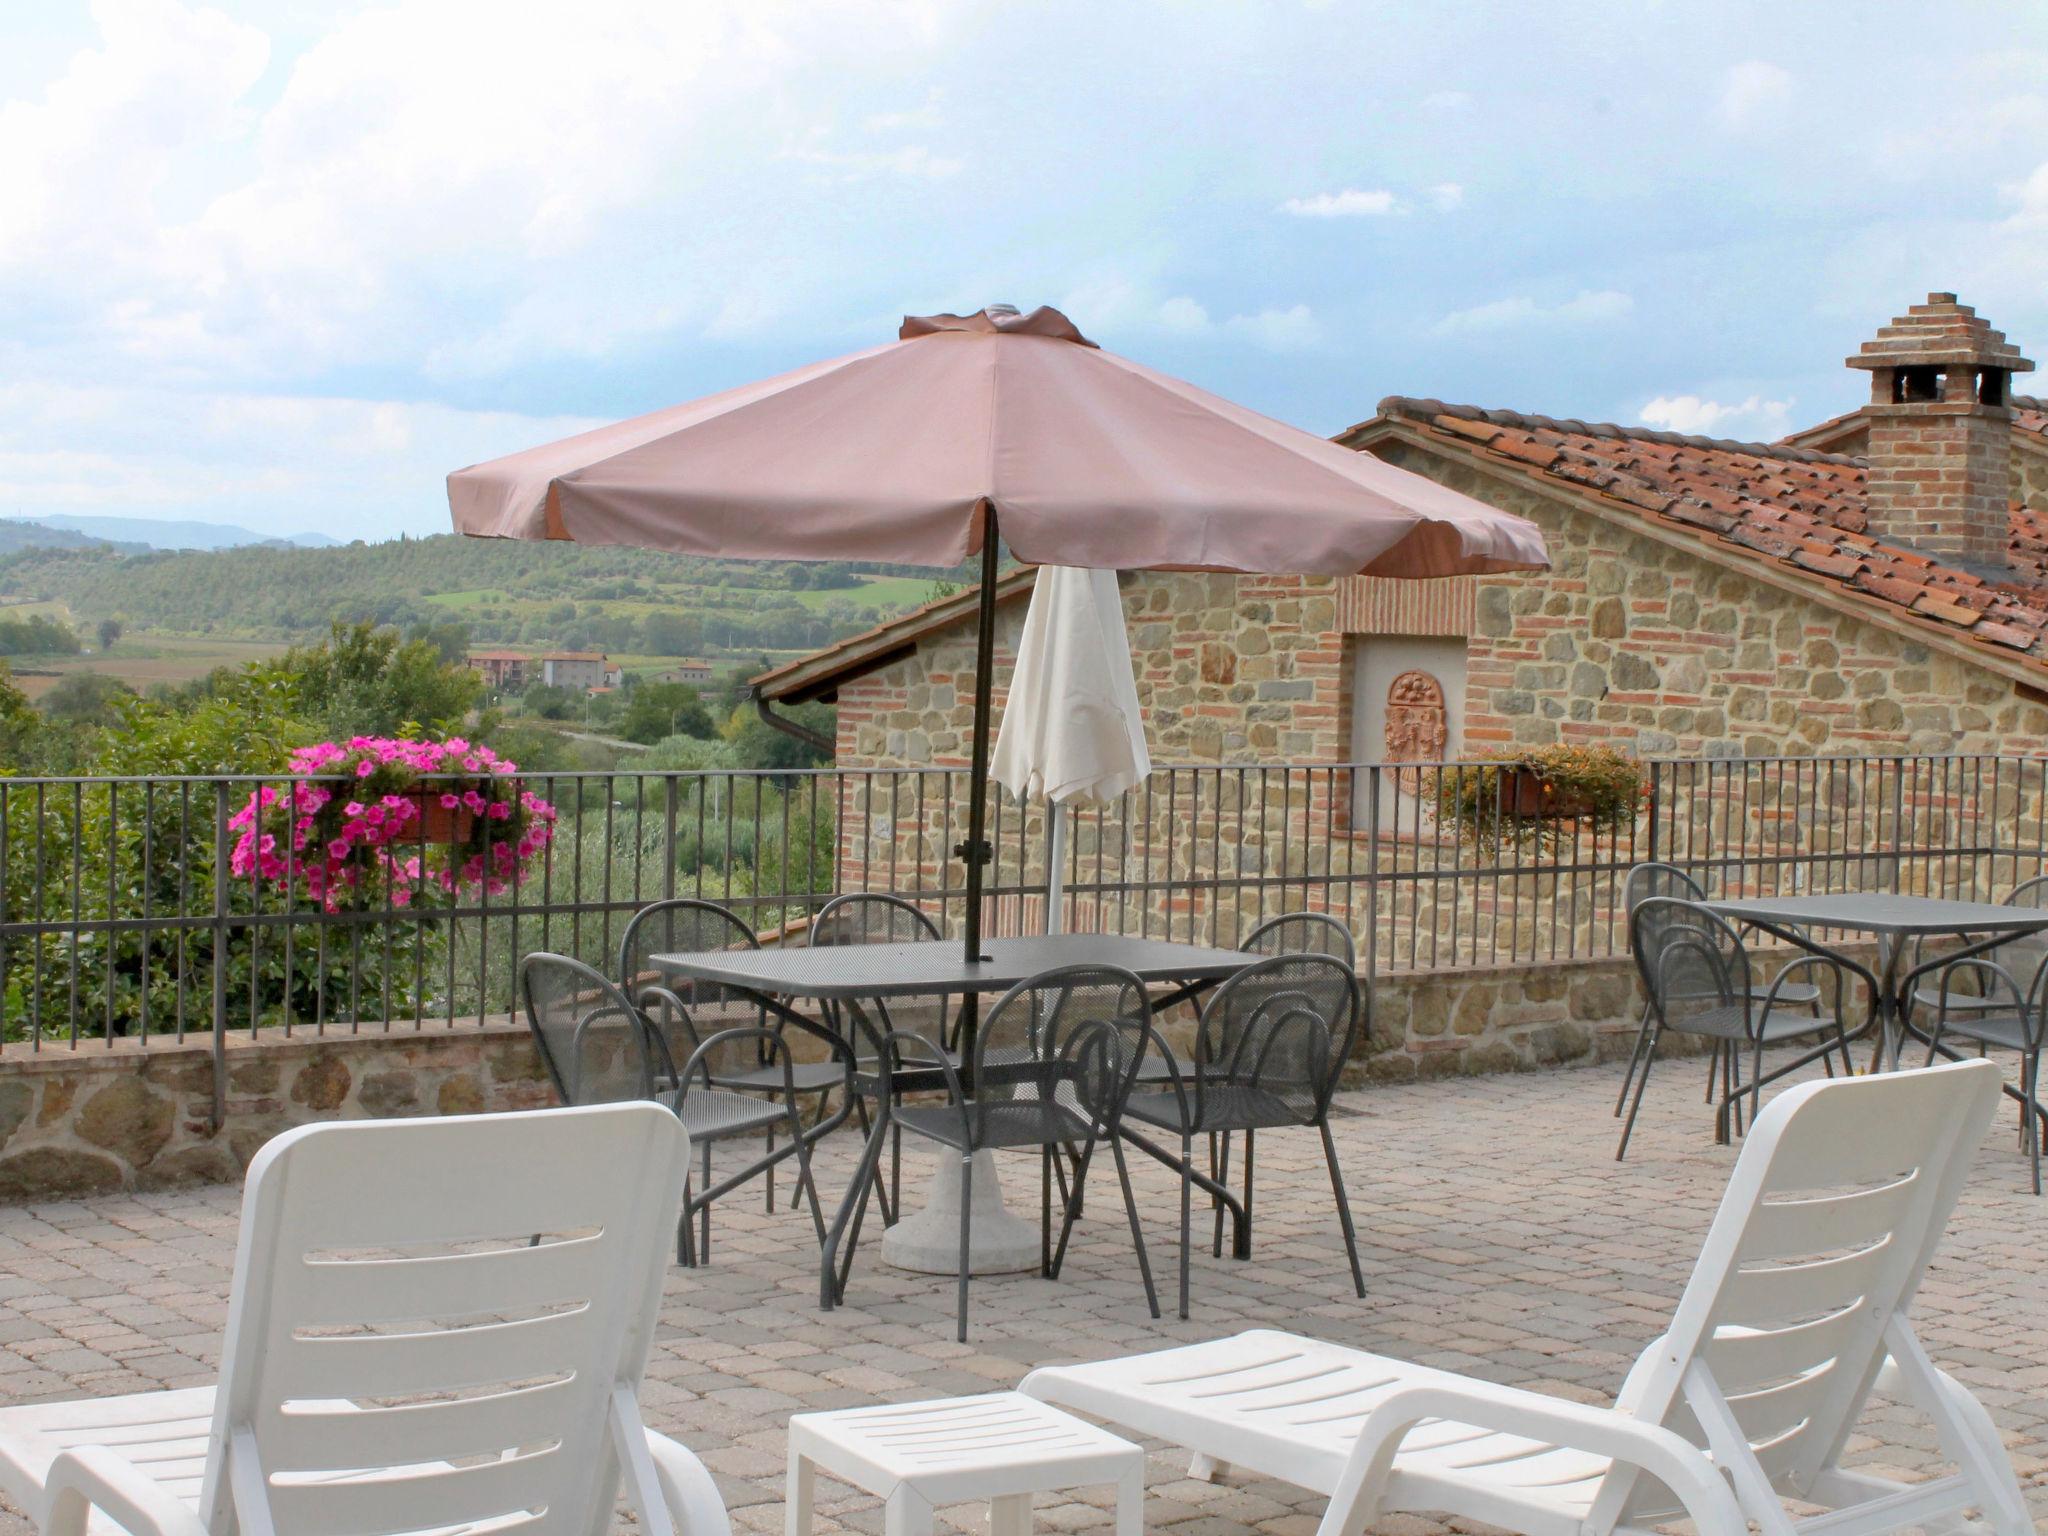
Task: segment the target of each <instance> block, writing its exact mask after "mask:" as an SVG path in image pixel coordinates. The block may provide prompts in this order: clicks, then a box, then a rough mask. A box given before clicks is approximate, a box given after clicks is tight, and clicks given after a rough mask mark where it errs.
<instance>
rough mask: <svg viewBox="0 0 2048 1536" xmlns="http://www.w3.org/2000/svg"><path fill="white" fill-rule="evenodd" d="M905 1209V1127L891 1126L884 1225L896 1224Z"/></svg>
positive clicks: (883, 1212) (883, 1209)
mask: <svg viewBox="0 0 2048 1536" xmlns="http://www.w3.org/2000/svg"><path fill="white" fill-rule="evenodd" d="M902 1210H903V1127H902V1126H900V1125H895V1124H892V1125H891V1126H890V1127H889V1199H888V1203H887V1204H885V1205H884V1206H883V1207H882V1215H883V1217H884V1225H886V1226H891V1227H893V1226H895V1225H896V1223H897V1222H898V1221H899V1220H901V1219H902V1217H901V1212H902Z"/></svg>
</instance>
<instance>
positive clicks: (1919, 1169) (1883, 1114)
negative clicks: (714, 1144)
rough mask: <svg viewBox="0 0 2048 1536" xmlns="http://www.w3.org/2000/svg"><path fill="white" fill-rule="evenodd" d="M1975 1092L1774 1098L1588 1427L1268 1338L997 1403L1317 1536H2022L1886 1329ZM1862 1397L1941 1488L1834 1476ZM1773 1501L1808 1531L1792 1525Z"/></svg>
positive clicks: (1981, 1426) (1533, 1406) (1979, 1432)
mask: <svg viewBox="0 0 2048 1536" xmlns="http://www.w3.org/2000/svg"><path fill="white" fill-rule="evenodd" d="M2000 1082H2001V1078H2000V1074H1999V1070H1998V1068H1997V1067H1996V1066H1995V1065H1993V1064H1991V1063H1988V1062H1981V1061H1972V1062H1966V1063H1960V1064H1957V1065H1953V1066H1945V1067H1937V1068H1934V1069H1932V1070H1929V1071H1924V1072H1907V1073H1894V1074H1891V1075H1888V1076H1884V1077H1876V1078H1858V1079H1854V1080H1837V1081H1834V1082H1819V1083H1808V1084H1804V1085H1802V1086H1800V1087H1797V1088H1794V1089H1791V1090H1790V1091H1788V1092H1786V1093H1784V1094H1781V1095H1780V1096H1779V1097H1778V1098H1777V1099H1776V1100H1775V1101H1773V1102H1772V1104H1771V1105H1770V1107H1769V1108H1768V1109H1766V1110H1765V1111H1764V1113H1763V1114H1762V1115H1761V1116H1760V1117H1759V1118H1758V1119H1757V1121H1756V1123H1755V1125H1754V1126H1753V1127H1752V1128H1751V1132H1750V1137H1749V1140H1748V1141H1747V1142H1746V1143H1745V1144H1744V1146H1743V1149H1742V1156H1741V1158H1740V1159H1739V1160H1738V1162H1737V1163H1736V1166H1735V1173H1734V1175H1733V1177H1732V1178H1731V1179H1730V1181H1729V1186H1728V1192H1727V1194H1726V1196H1725V1197H1724V1198H1723V1200H1722V1202H1721V1209H1720V1211H1719V1213H1718V1214H1717V1215H1716V1216H1715V1218H1714V1223H1713V1226H1712V1227H1711V1228H1710V1229H1709V1231H1708V1233H1707V1240H1706V1246H1705V1248H1704V1249H1703V1250H1702V1252H1701V1255H1700V1259H1699V1263H1698V1265H1697V1266H1696V1267H1695V1269H1694V1270H1693V1275H1692V1279H1691V1281H1690V1282H1689V1283H1688V1284H1687V1286H1686V1288H1685V1293H1684V1295H1683V1296H1681V1297H1680V1299H1679V1303H1678V1310H1677V1312H1676V1314H1675V1315H1674V1316H1673V1318H1672V1323H1671V1327H1670V1330H1669V1331H1668V1332H1667V1333H1665V1335H1664V1336H1663V1337H1662V1338H1660V1339H1658V1340H1656V1341H1655V1342H1654V1343H1652V1344H1651V1345H1650V1347H1649V1348H1648V1349H1646V1350H1644V1351H1643V1353H1642V1355H1641V1356H1640V1357H1638V1359H1637V1360H1636V1363H1635V1367H1634V1369H1632V1370H1631V1371H1630V1372H1629V1375H1628V1379H1627V1381H1626V1383H1625V1384H1624V1385H1623V1387H1622V1389H1621V1395H1620V1397H1619V1399H1618V1400H1617V1401H1616V1403H1615V1405H1614V1406H1613V1407H1612V1408H1596V1407H1588V1406H1585V1405H1583V1404H1579V1403H1572V1402H1566V1401H1563V1400H1561V1399H1558V1398H1553V1397H1548V1396H1545V1395H1542V1394H1540V1393H1536V1392H1529V1391H1523V1390H1520V1389H1517V1388H1512V1387H1501V1386H1494V1385H1492V1384H1490V1383H1487V1382H1482V1381H1475V1380H1473V1379H1471V1378H1469V1377H1464V1376H1457V1375H1453V1374H1451V1373H1449V1372H1446V1371H1438V1370H1431V1369H1428V1368H1426V1367H1423V1366H1417V1365H1409V1364H1407V1363H1405V1362H1403V1361H1399V1360H1390V1359H1387V1358H1385V1357H1384V1356H1380V1355H1372V1354H1367V1353H1365V1352H1364V1351H1363V1350H1357V1349H1349V1348H1345V1347H1343V1346H1341V1345H1337V1344H1328V1343H1324V1342H1321V1341H1319V1340H1315V1339H1306V1338H1299V1337H1296V1336H1293V1335H1290V1334H1284V1333H1269V1332H1253V1333H1243V1334H1239V1335H1237V1336H1236V1337H1235V1338H1229V1339H1218V1340H1214V1341H1212V1342H1210V1343H1206V1344H1194V1345H1189V1346H1187V1347H1185V1348H1181V1349H1169V1350H1161V1351H1159V1352H1157V1353H1153V1354H1147V1355H1136V1356H1129V1357H1126V1358H1124V1359H1121V1360H1107V1361H1102V1362H1099V1363H1096V1364H1093V1365H1077V1366H1049V1367H1045V1368H1042V1369H1040V1370H1036V1371H1033V1372H1032V1373H1031V1374H1030V1375H1029V1376H1027V1377H1026V1378H1025V1379H1024V1383H1023V1388H1022V1390H1024V1391H1025V1392H1027V1393H1030V1394H1031V1395H1032V1396H1034V1397H1038V1398H1041V1399H1043V1400H1045V1401H1048V1402H1053V1403H1059V1404H1062V1405H1064V1406H1066V1407H1069V1408H1075V1409H1078V1410H1080V1411H1081V1412H1084V1413H1089V1414H1093V1415H1094V1416H1096V1417H1097V1418H1102V1419H1107V1420H1109V1421H1110V1422H1111V1423H1114V1424H1119V1425H1123V1426H1126V1427H1128V1428H1131V1429H1134V1430H1136V1431H1138V1432H1139V1433H1141V1434H1148V1435H1154V1436H1157V1437H1158V1438H1160V1439H1163V1440H1166V1441H1169V1442H1172V1443H1175V1444H1179V1445H1183V1446H1186V1447H1188V1448H1189V1449H1191V1450H1192V1451H1194V1452H1195V1453H1196V1467H1195V1469H1194V1470H1195V1471H1196V1472H1197V1473H1198V1474H1199V1473H1200V1472H1202V1471H1203V1470H1205V1465H1206V1466H1211V1467H1212V1466H1214V1465H1218V1464H1221V1463H1225V1462H1229V1463H1236V1464H1238V1465H1240V1466H1242V1467H1244V1468H1246V1469H1248V1470H1250V1471H1253V1472H1255V1473H1258V1474H1260V1475H1262V1476H1266V1477H1273V1478H1278V1479H1281V1480H1284V1481H1286V1482H1290V1483H1294V1484H1297V1485H1298V1486H1301V1487H1304V1488H1308V1489H1311V1490H1314V1491H1316V1492H1320V1493H1326V1494H1328V1495H1329V1496H1330V1505H1329V1510H1328V1512H1327V1513H1326V1514H1325V1515H1324V1517H1323V1523H1322V1530H1321V1536H1355V1533H1357V1532H1358V1531H1360V1530H1361V1529H1362V1528H1363V1527H1364V1526H1365V1525H1366V1524H1368V1523H1369V1522H1370V1521H1372V1520H1374V1519H1377V1518H1379V1517H1380V1516H1382V1515H1385V1514H1388V1513H1391V1512H1393V1511H1396V1510H1430V1511H1444V1512H1446V1513H1449V1514H1451V1515H1454V1516H1462V1517H1466V1518H1470V1519H1476V1520H1483V1521H1487V1522H1489V1523H1491V1524H1494V1525H1499V1526H1504V1527H1507V1528H1508V1529H1510V1530H1515V1531H1522V1532H1527V1533H1530V1536H1606V1533H1609V1532H1623V1531H1625V1532H1641V1531H1646V1530H1647V1529H1649V1528H1650V1527H1651V1526H1653V1525H1656V1524H1658V1523H1661V1522H1663V1521H1667V1520H1670V1519H1673V1518H1676V1517H1678V1516H1679V1515H1680V1514H1683V1515H1686V1516H1689V1517H1690V1518H1691V1519H1692V1520H1693V1521H1694V1522H1695V1524H1696V1527H1697V1529H1698V1531H1699V1533H1700V1536H1743V1533H1744V1532H1745V1531H1746V1529H1747V1526H1746V1524H1745V1521H1746V1520H1748V1521H1754V1522H1756V1525H1757V1526H1758V1527H1759V1529H1760V1530H1761V1531H1762V1532H1763V1533H1764V1536H1800V1533H1806V1536H1818V1533H1821V1532H1826V1533H1828V1536H1861V1533H1876V1532H1881V1531H1893V1530H1899V1529H1909V1528H1911V1527H1914V1526H1916V1525H1922V1524H1926V1525H1928V1526H1929V1527H1930V1528H1932V1529H1945V1528H1948V1526H1949V1522H1950V1520H1951V1518H1952V1517H1953V1516H1955V1515H1957V1514H1958V1513H1960V1512H1961V1511H1962V1510H1964V1509H1966V1508H1976V1509H1980V1510H1981V1511H1982V1512H1983V1518H1984V1520H1985V1521H1986V1522H1987V1523H1988V1524H1989V1526H1990V1527H1991V1528H1992V1529H1993V1530H1994V1531H1996V1532H1997V1533H1998V1536H2031V1533H2032V1532H2033V1530H2034V1526H2033V1523H2032V1521H2031V1520H2030V1519H2029V1518H2028V1515H2027V1510H2026V1505H2025V1502H2024V1500H2023V1498H2022V1496H2021V1493H2020V1487H2019V1481H2018V1479H2017V1478H2016V1477H2015V1476H2014V1473H2013V1469H2012V1464H2011V1463H2010V1461H2008V1460H2007V1458H2006V1455H2005V1452H2004V1449H2003V1448H2002V1447H2001V1445H2000V1443H1999V1439H1998V1433H1997V1430H1996V1429H1995V1428H1994V1427H1993V1425H1992V1422H1991V1419H1990V1417H1989V1415H1988V1414H1986V1413H1985V1411H1984V1409H1983V1407H1982V1405H1981V1404H1979V1403H1978V1402H1977V1400H1976V1399H1975V1398H1973V1397H1972V1396H1970V1394H1969V1393H1968V1392H1967V1391H1966V1390H1965V1389H1964V1388H1963V1387H1962V1386H1961V1385H1960V1384H1959V1383H1957V1382H1956V1381H1955V1380H1954V1379H1953V1378H1951V1377H1949V1376H1948V1375H1946V1374H1944V1373H1943V1372H1941V1371H1939V1370H1937V1369H1936V1368H1935V1367H1934V1365H1933V1364H1932V1363H1931V1362H1930V1361H1929V1360H1928V1358H1927V1354H1926V1352H1925V1351H1924V1350H1923V1349H1922V1348H1921V1346H1920V1341H1919V1340H1918V1339H1917V1338H1915V1337H1914V1334H1913V1330H1912V1327H1911V1325H1910V1324H1909V1323H1908V1321H1907V1313H1908V1310H1909V1307H1910V1304H1911V1302H1912V1299H1913V1295H1914V1293H1915V1291H1916V1290H1917V1289H1918V1288H1919V1284H1920V1278H1921V1275H1922V1274H1923V1273H1924V1272H1925V1270H1926V1267H1927V1261H1928V1259H1929V1258H1930V1257H1931V1255H1932V1254H1933V1252H1934V1248H1935V1245H1936V1244H1937V1242H1938V1241H1939V1240H1940V1237H1941V1233H1942V1229H1943V1227H1944V1226H1945V1225H1946V1224H1947V1221H1948V1216H1949V1212H1950V1211H1951V1209H1952V1208H1953V1207H1954V1205H1955V1201H1956V1196H1957V1193H1958V1192H1959V1191H1960V1189H1961V1187H1962V1182H1963V1178H1964V1175H1965V1174H1966V1173H1967V1171H1968V1169H1969V1164H1970V1157H1971V1154H1972V1153H1973V1152H1974V1151H1975V1149H1976V1147H1977V1143H1978V1142H1979V1140H1981V1139H1982V1137H1983V1134H1984V1131H1985V1128H1986V1127H1987V1126H1988V1125H1989V1124H1990V1122H1991V1117H1992V1114H1993V1112H1994V1110H1995V1108H1996V1106H1997V1104H1998V1096H1999V1086H2000ZM1887 1355H1889V1357H1890V1368H1887V1366H1886V1357H1887ZM1880 1373H1882V1374H1883V1376H1884V1378H1885V1379H1884V1380H1883V1382H1882V1383H1881V1382H1880ZM1880 1385H1883V1386H1884V1387H1885V1388H1886V1390H1887V1395H1894V1396H1901V1397H1903V1399H1904V1400H1906V1401H1908V1402H1910V1403H1912V1404H1913V1405H1915V1406H1916V1407H1918V1408H1919V1409H1920V1410H1921V1411H1922V1412H1924V1413H1925V1414H1926V1415H1927V1417H1928V1418H1929V1419H1930V1420H1932V1421H1933V1425H1934V1428H1935V1430H1936V1433H1937V1434H1938V1436H1939V1439H1940V1443H1941V1446H1942V1450H1943V1453H1944V1454H1945V1455H1946V1456H1947V1458H1948V1459H1949V1460H1950V1461H1952V1462H1954V1463H1955V1464H1956V1467H1957V1471H1956V1472H1955V1473H1954V1474H1953V1475H1951V1476H1948V1477H1944V1478H1940V1479H1936V1480H1934V1481H1931V1482H1926V1483H1918V1484H1911V1485H1908V1484H1900V1483H1894V1482H1891V1481H1888V1480H1886V1479H1883V1478H1880V1477H1876V1476H1873V1475H1870V1474H1868V1473H1862V1472H1853V1471H1848V1470H1845V1469H1843V1468H1842V1467H1841V1466H1840V1465H1839V1458H1840V1456H1841V1454H1842V1449H1843V1446H1844V1444H1845V1443H1846V1442H1847V1440H1848V1438H1849V1434H1850V1431H1851V1430H1852V1429H1853V1428H1854V1426H1855V1424H1856V1421H1857V1418H1858V1416H1859V1415H1860V1414H1861V1413H1862V1411H1863V1407H1864V1404H1865V1402H1866V1401H1867V1400H1868V1399H1869V1397H1870V1395H1871V1393H1872V1391H1873V1389H1875V1388H1877V1387H1879V1386H1880ZM1788 1497H1789V1498H1795V1499H1798V1500H1800V1501H1803V1502H1805V1503H1808V1504H1816V1505H1820V1506H1822V1507H1823V1509H1824V1510H1825V1511H1827V1512H1826V1513H1824V1514H1821V1515H1817V1516H1808V1517H1806V1518H1804V1519H1798V1518H1794V1517H1793V1516H1791V1515H1790V1514H1789V1513H1788V1512H1787V1510H1786V1507H1785V1503H1784V1500H1785V1499H1786V1498H1788Z"/></svg>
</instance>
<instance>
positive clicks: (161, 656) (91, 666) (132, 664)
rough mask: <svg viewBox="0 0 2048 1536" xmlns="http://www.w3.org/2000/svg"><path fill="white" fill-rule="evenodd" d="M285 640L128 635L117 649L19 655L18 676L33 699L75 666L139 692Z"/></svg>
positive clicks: (279, 646) (276, 648) (237, 661)
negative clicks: (100, 674) (77, 654)
mask: <svg viewBox="0 0 2048 1536" xmlns="http://www.w3.org/2000/svg"><path fill="white" fill-rule="evenodd" d="M284 649H285V646H284V644H283V642H281V641H273V640H217V639H214V638H212V637H210V636H206V635H160V634H150V633H144V634H138V635H136V636H134V637H133V638H132V639H131V638H129V637H127V636H123V637H122V639H121V641H120V642H119V643H118V644H117V645H115V647H114V649H113V650H112V651H111V652H107V653H101V652H97V651H96V652H94V653H93V654H91V655H86V656H17V657H14V658H12V659H11V661H10V665H11V666H12V667H13V669H14V680H15V681H16V682H17V683H18V684H20V685H21V691H22V692H23V693H25V694H27V695H28V696H29V697H30V698H31V699H38V698H41V697H42V696H43V695H44V694H46V693H48V692H49V691H50V690H51V689H52V688H54V687H56V686H57V683H58V680H59V679H61V678H63V677H65V676H67V675H69V674H70V673H73V672H102V673H105V674H106V675H107V676H109V677H113V678H118V679H119V680H120V681H122V682H124V683H126V684H127V685H128V686H129V687H130V688H133V689H135V690H136V691H137V692H138V693H140V692H143V691H145V690H146V689H148V688H149V686H150V685H151V684H153V683H189V682H191V681H192V680H193V679H194V678H199V677H204V676H206V674H207V673H209V672H211V671H212V670H213V669H214V668H215V667H239V666H241V665H242V664H243V663H245V662H251V661H261V660H262V659H263V658H264V657H266V656H275V655H277V654H278V653H279V652H281V651H283V650H284Z"/></svg>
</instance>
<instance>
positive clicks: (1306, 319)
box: [1224, 304, 1323, 352]
mask: <svg viewBox="0 0 2048 1536" xmlns="http://www.w3.org/2000/svg"><path fill="white" fill-rule="evenodd" d="M1224 325H1225V326H1226V327H1227V328H1228V329H1229V330H1231V331H1234V332H1236V333H1237V334H1238V335H1241V336H1244V337H1247V338H1248V339H1250V340H1251V342H1252V343H1253V344H1254V345H1256V346H1260V347H1263V348H1265V349H1266V350H1267V351H1268V352H1304V351H1307V350H1308V349H1309V348H1311V347H1313V346H1315V345H1316V344H1317V343H1318V342H1319V341H1321V340H1322V338H1323V330H1322V326H1321V325H1320V324H1318V323H1317V321H1316V317H1315V315H1314V313H1313V312H1311V311H1310V309H1309V307H1308V306H1307V305H1306V304H1295V305H1292V306H1291V307H1289V308H1287V309H1262V310H1260V311H1259V312H1258V313H1257V314H1255V315H1232V316H1231V317H1230V318H1229V319H1228V320H1226V321H1224Z"/></svg>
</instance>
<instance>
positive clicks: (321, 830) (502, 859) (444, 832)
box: [228, 736, 555, 912]
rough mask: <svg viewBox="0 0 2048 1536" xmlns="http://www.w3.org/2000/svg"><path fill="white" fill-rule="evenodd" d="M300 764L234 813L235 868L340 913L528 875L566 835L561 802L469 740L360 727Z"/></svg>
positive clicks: (497, 886) (295, 759) (494, 888)
mask: <svg viewBox="0 0 2048 1536" xmlns="http://www.w3.org/2000/svg"><path fill="white" fill-rule="evenodd" d="M291 771H292V772H293V773H294V774H299V775H304V777H301V778H295V779H292V780H289V781H286V782H285V783H283V784H280V785H271V784H265V785H262V786H261V787H260V788H259V789H258V790H257V792H256V793H255V794H253V795H251V796H250V797H249V801H248V804H246V805H245V806H243V807H242V809H241V810H240V811H239V812H238V813H237V814H235V815H234V816H232V817H230V818H229V819H228V826H229V827H230V828H231V829H232V830H234V831H235V832H236V833H238V834H239V835H238V836H237V838H236V840H235V844H234V848H233V850H232V853H231V856H230V860H229V869H230V872H231V873H233V874H235V875H237V876H242V877H245V878H249V879H257V880H263V881H267V882H268V883H270V884H272V885H274V886H277V887H278V888H280V889H282V890H284V891H286V892H288V893H290V894H292V895H293V896H294V897H297V896H299V895H303V896H305V897H307V898H310V899H311V900H313V901H317V902H318V903H320V905H322V906H323V907H325V908H326V909H327V910H328V911H330V912H334V911H344V910H349V911H363V910H368V909H371V908H374V907H378V906H381V905H382V904H383V903H385V902H386V901H388V902H389V903H390V904H391V905H392V906H394V907H408V906H412V905H413V904H415V903H416V902H419V901H421V900H424V899H426V898H429V897H431V896H434V895H437V894H439V895H451V896H452V895H453V894H454V893H455V892H457V891H458V890H460V889H462V888H464V887H466V886H482V887H483V889H484V890H485V892H486V893H488V894H491V895H496V894H497V893H498V892H500V891H503V890H506V889H508V888H509V887H510V886H512V885H514V884H516V883H517V882H518V881H519V880H520V879H521V878H522V877H523V875H524V874H525V871H526V869H527V867H528V865H530V864H531V863H532V862H533V861H534V860H535V859H536V858H538V857H539V855H540V853H541V850H542V849H544V848H545V847H546V846H547V844H548V841H549V839H550V838H552V837H553V836H554V823H555V808H554V807H553V806H552V805H550V804H548V802H547V801H545V800H543V799H542V798H541V797H540V796H538V795H536V794H534V793H533V792H532V791H531V790H528V789H525V788H522V787H521V785H520V783H519V780H518V778H517V777H516V774H517V772H518V765H517V764H514V763H511V762H508V761H506V760H505V759H504V758H501V757H499V756H498V755H497V754H496V753H494V752H492V751H491V750H490V748H488V747H481V746H477V745H475V744H474V743H471V742H467V741H464V740H463V739H462V738H461V737H450V738H449V739H448V740H446V741H439V742H435V741H401V740H393V739H391V738H387V737H378V736H357V737H353V738H351V739H350V740H349V741H346V742H332V741H324V742H321V743H319V744H318V745H316V746H311V747H301V748H300V749H299V750H298V751H296V752H294V753H293V754H292V756H291Z"/></svg>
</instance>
